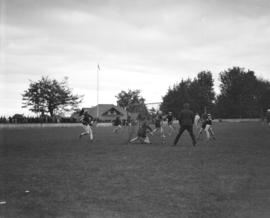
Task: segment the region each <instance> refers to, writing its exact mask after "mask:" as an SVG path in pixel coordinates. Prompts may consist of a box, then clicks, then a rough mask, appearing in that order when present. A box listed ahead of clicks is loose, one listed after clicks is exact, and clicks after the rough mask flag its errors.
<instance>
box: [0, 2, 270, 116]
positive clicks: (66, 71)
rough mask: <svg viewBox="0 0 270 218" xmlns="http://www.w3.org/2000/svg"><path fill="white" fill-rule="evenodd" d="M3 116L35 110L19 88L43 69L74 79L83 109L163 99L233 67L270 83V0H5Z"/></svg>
mask: <svg viewBox="0 0 270 218" xmlns="http://www.w3.org/2000/svg"><path fill="white" fill-rule="evenodd" d="M0 2H1V23H0V25H1V26H0V31H1V32H0V33H1V44H0V46H1V54H0V55H1V56H0V58H1V65H0V72H1V75H0V115H12V114H14V113H24V114H25V115H27V114H28V112H27V111H28V110H26V109H22V108H21V106H22V97H21V94H22V93H23V92H24V90H26V89H27V88H28V86H29V80H32V81H36V80H39V79H40V78H41V76H49V77H51V78H55V79H57V80H59V81H60V80H62V79H64V77H68V78H69V86H70V87H71V88H73V92H74V94H83V95H84V101H83V103H82V105H81V106H84V107H89V106H93V105H95V104H96V103H97V97H96V96H97V93H96V87H97V82H96V81H97V64H99V65H100V69H101V70H100V94H99V103H116V98H115V95H116V94H117V93H119V92H120V91H121V90H128V89H140V90H141V93H142V96H143V97H144V98H145V99H146V102H160V101H161V100H162V96H164V95H165V94H166V92H167V90H168V88H169V86H172V85H173V84H175V83H177V82H179V81H180V80H181V79H182V78H183V79H187V78H194V77H195V76H196V75H197V73H198V72H200V71H203V70H210V71H211V72H212V73H213V75H214V78H215V89H216V90H218V85H219V84H218V75H219V73H220V72H221V71H224V70H227V69H228V68H231V67H233V66H240V67H244V68H246V69H250V70H253V71H255V73H256V75H257V76H259V77H263V78H265V79H268V80H270V55H269V54H270V1H268V0H256V1H255V0H226V1H222V0H197V1H195V0H193V1H192V0H186V1H184V0H163V1H162V0H136V1H135V0H88V1H86V0H85V1H84V0H81V1H78V0H46V1H45V0H0Z"/></svg>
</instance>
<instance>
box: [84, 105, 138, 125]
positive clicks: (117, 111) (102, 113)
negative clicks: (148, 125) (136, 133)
mask: <svg viewBox="0 0 270 218" xmlns="http://www.w3.org/2000/svg"><path fill="white" fill-rule="evenodd" d="M83 109H84V110H85V111H88V113H89V114H90V115H91V116H92V117H94V118H97V116H98V118H99V120H102V121H108V122H111V121H113V120H114V119H115V118H116V117H117V116H119V117H120V119H121V120H126V119H127V117H128V116H130V117H131V118H135V117H136V116H137V114H134V113H132V114H130V113H128V112H127V111H126V110H124V109H123V108H121V107H119V106H115V105H113V104H99V105H97V106H94V107H90V108H83Z"/></svg>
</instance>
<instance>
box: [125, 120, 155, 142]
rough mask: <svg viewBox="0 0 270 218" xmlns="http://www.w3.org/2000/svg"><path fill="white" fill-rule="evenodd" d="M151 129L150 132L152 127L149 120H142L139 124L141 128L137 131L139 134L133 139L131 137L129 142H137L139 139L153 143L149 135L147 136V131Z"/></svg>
mask: <svg viewBox="0 0 270 218" xmlns="http://www.w3.org/2000/svg"><path fill="white" fill-rule="evenodd" d="M149 131H150V133H151V132H152V128H151V127H150V126H149V124H148V121H147V120H143V121H142V122H140V124H139V129H138V132H137V136H136V137H135V138H133V139H131V140H130V141H129V142H130V143H132V142H135V141H137V140H139V141H140V142H141V143H142V144H143V143H146V144H151V142H150V140H149V137H148V136H147V133H148V132H149Z"/></svg>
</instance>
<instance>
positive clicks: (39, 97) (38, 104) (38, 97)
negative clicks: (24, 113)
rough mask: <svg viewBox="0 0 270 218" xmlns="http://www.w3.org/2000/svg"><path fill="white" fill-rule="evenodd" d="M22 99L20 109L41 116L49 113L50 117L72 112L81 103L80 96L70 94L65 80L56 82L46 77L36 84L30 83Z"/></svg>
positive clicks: (70, 91)
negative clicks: (26, 109) (28, 110)
mask: <svg viewBox="0 0 270 218" xmlns="http://www.w3.org/2000/svg"><path fill="white" fill-rule="evenodd" d="M22 97H23V106H22V107H24V108H26V107H29V108H30V111H32V112H34V113H41V116H44V114H46V113H49V114H50V116H51V117H53V116H54V115H55V113H57V112H60V111H70V110H74V109H75V108H77V106H78V104H79V103H81V101H82V96H79V95H73V94H72V90H71V89H70V88H69V87H68V84H67V79H65V80H63V81H62V82H58V81H57V80H55V79H49V78H48V77H42V78H41V79H40V80H39V81H37V82H33V81H30V85H29V88H28V89H27V90H25V91H24V93H23V94H22Z"/></svg>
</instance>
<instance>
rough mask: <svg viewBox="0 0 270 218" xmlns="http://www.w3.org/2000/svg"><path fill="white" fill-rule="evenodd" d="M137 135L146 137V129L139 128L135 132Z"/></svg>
mask: <svg viewBox="0 0 270 218" xmlns="http://www.w3.org/2000/svg"><path fill="white" fill-rule="evenodd" d="M137 135H138V136H139V137H142V138H145V137H146V131H144V130H143V129H139V130H138V132H137Z"/></svg>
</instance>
